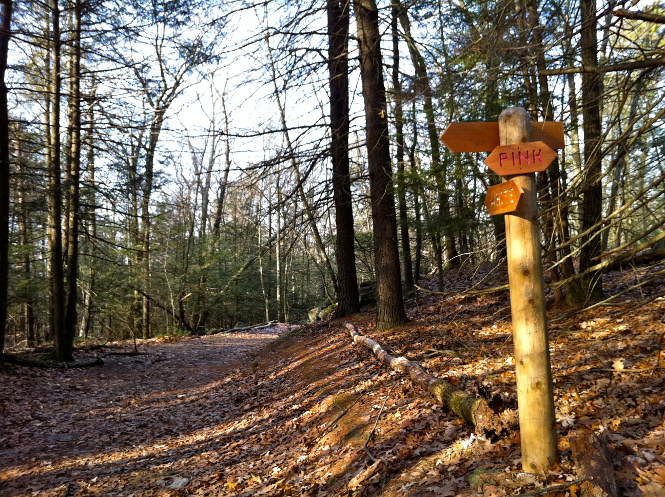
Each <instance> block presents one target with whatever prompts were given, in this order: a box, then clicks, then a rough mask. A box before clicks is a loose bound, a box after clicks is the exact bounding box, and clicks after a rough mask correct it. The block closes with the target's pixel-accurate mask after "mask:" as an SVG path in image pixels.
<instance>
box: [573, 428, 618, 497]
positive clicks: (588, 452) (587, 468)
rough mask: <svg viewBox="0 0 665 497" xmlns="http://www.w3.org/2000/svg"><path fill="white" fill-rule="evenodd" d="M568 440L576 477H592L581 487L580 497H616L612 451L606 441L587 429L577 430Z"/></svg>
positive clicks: (616, 489)
mask: <svg viewBox="0 0 665 497" xmlns="http://www.w3.org/2000/svg"><path fill="white" fill-rule="evenodd" d="M569 438H570V448H571V450H572V452H573V460H574V461H575V468H576V471H577V476H579V477H585V476H590V477H592V480H591V481H586V482H584V483H583V484H582V485H581V487H580V488H581V490H582V493H581V497H618V496H619V495H620V494H619V488H618V486H617V482H616V478H615V476H614V468H613V461H612V451H611V450H610V447H609V445H608V443H607V441H605V439H603V438H600V437H599V436H597V435H596V434H595V433H594V432H592V431H590V430H588V429H583V430H579V431H577V432H575V433H573V434H571V436H570V437H569Z"/></svg>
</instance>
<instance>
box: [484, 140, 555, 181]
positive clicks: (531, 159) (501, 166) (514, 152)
mask: <svg viewBox="0 0 665 497" xmlns="http://www.w3.org/2000/svg"><path fill="white" fill-rule="evenodd" d="M556 158H557V153H556V152H555V151H554V150H552V149H551V148H550V147H548V146H547V145H545V144H544V143H543V142H540V141H538V142H527V143H519V144H516V145H500V146H498V147H496V148H495V149H494V150H493V151H492V153H491V154H490V155H489V157H488V158H487V159H485V164H486V165H487V167H489V168H490V169H491V170H492V171H494V172H495V173H496V174H498V175H499V176H512V175H514V174H527V173H536V172H541V171H544V170H545V169H547V167H548V166H549V165H550V164H551V163H552V162H554V159H556Z"/></svg>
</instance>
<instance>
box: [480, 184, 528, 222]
mask: <svg viewBox="0 0 665 497" xmlns="http://www.w3.org/2000/svg"><path fill="white" fill-rule="evenodd" d="M522 193H524V190H522V189H521V188H520V187H519V185H518V184H517V183H515V181H513V180H510V181H506V182H504V183H499V184H498V185H494V186H490V187H489V188H488V189H487V195H486V196H485V207H487V210H488V211H489V213H490V216H494V215H496V214H507V213H508V212H513V211H515V210H517V204H518V202H519V201H520V197H521V196H522Z"/></svg>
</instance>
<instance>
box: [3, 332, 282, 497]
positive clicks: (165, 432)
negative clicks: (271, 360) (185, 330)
mask: <svg viewBox="0 0 665 497" xmlns="http://www.w3.org/2000/svg"><path fill="white" fill-rule="evenodd" d="M284 331H286V328H285V327H273V328H270V329H267V330H261V331H260V332H253V333H252V332H251V331H250V332H243V333H237V334H235V333H234V334H226V335H216V336H208V337H201V338H189V339H180V340H178V341H149V342H144V343H141V344H140V345H139V351H140V352H144V353H145V355H135V356H130V355H120V354H118V353H126V352H131V351H132V350H133V347H132V346H129V345H127V346H124V347H121V346H116V347H111V348H109V349H108V350H107V352H108V353H102V354H100V355H101V356H103V359H104V365H103V366H102V367H97V368H90V369H78V370H77V369H71V370H64V371H57V370H45V371H41V370H35V369H29V368H20V369H21V371H20V374H16V375H13V376H7V375H0V418H2V420H1V421H0V428H2V430H1V431H0V476H1V478H2V480H0V495H1V496H4V495H31V494H32V492H38V493H39V495H48V493H47V491H46V489H49V488H51V489H54V490H53V491H54V492H55V493H54V494H53V495H64V494H63V493H62V492H63V491H65V490H66V486H67V484H70V485H71V488H70V489H69V492H70V493H72V492H75V491H76V490H79V489H77V488H74V487H76V485H75V483H74V482H76V481H88V482H91V481H92V482H95V481H98V480H101V479H103V478H105V477H106V476H111V475H114V474H118V473H120V472H122V473H127V472H131V471H134V472H136V471H140V470H142V469H154V468H155V467H159V466H168V463H169V462H170V461H172V460H174V459H175V458H176V457H177V458H179V459H182V458H186V457H187V452H188V450H190V449H191V450H196V452H199V453H200V451H201V447H200V445H198V446H197V444H196V441H197V439H199V440H200V439H202V438H205V437H206V434H205V432H206V430H208V429H209V427H211V426H214V425H216V424H217V423H219V422H222V421H223V420H225V419H228V418H229V417H232V416H233V415H234V412H235V411H236V407H235V405H234V402H233V401H234V398H235V395H236V388H235V387H234V385H233V383H232V382H230V381H228V380H229V379H230V378H231V376H232V375H234V374H238V371H239V370H245V371H249V370H251V363H252V357H253V354H255V353H256V352H257V351H258V350H259V349H261V348H262V347H264V346H265V345H266V344H268V343H269V342H271V341H273V340H274V339H276V338H277V337H278V336H279V334H280V333H283V332H284ZM234 372H235V373H234ZM211 448H212V447H211ZM166 472H168V471H166ZM3 483H4V485H3ZM163 483H164V485H165V486H168V485H166V484H167V483H168V482H163ZM62 484H64V485H65V487H64V488H63V487H62V486H61V485H62ZM56 489H57V490H56ZM107 491H108V490H107ZM76 494H77V495H79V493H78V492H76ZM68 495H69V494H68ZM80 495H84V493H80ZM89 495H91V494H89ZM107 495H110V494H107ZM113 495H123V493H122V492H118V493H115V492H114V493H113ZM140 495H144V494H143V493H140Z"/></svg>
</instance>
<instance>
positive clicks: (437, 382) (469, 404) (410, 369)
mask: <svg viewBox="0 0 665 497" xmlns="http://www.w3.org/2000/svg"><path fill="white" fill-rule="evenodd" d="M346 328H347V329H348V330H349V333H350V334H351V337H352V339H353V343H356V344H360V345H363V346H364V347H366V348H368V349H370V350H371V351H372V352H374V355H375V356H376V357H377V358H378V359H379V361H381V362H382V363H383V364H385V365H386V366H388V367H390V368H392V369H394V370H396V371H399V372H401V373H404V374H408V375H409V378H411V381H412V382H413V383H415V384H416V385H418V386H419V387H421V388H423V389H424V390H426V391H427V392H429V393H430V394H431V395H433V396H434V397H436V398H437V399H438V400H439V402H441V403H442V404H443V405H444V406H445V407H446V408H447V409H448V410H450V411H452V412H454V413H455V414H457V415H458V416H459V417H460V418H462V419H463V420H464V421H465V422H466V423H468V424H470V425H473V426H475V427H476V431H478V432H480V433H487V432H490V431H494V432H498V431H500V428H501V425H502V423H501V421H500V419H499V416H498V415H497V414H496V413H495V412H494V411H493V410H492V409H491V408H490V407H489V405H488V404H487V401H486V400H485V399H483V398H481V397H476V396H475V395H470V394H468V393H466V392H464V391H463V390H460V389H459V388H457V387H456V386H455V385H453V384H451V383H449V382H447V381H446V380H443V379H441V378H437V377H436V376H432V375H431V374H429V373H427V372H426V371H425V370H424V369H423V367H422V366H421V365H420V364H418V363H417V362H415V361H410V360H408V359H407V358H406V357H395V356H392V355H390V354H389V353H388V352H386V350H385V349H384V348H383V347H382V346H381V345H380V344H379V343H378V342H376V341H375V340H372V339H371V338H368V337H366V336H364V335H361V334H360V333H358V330H357V329H356V327H355V326H353V325H352V324H347V325H346Z"/></svg>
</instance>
